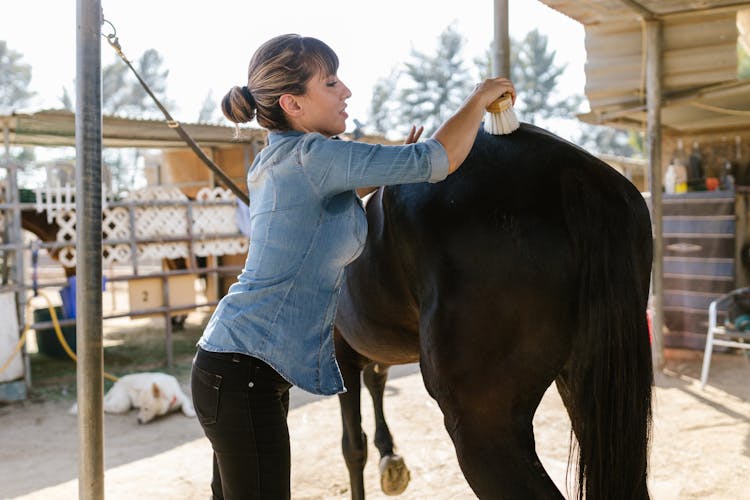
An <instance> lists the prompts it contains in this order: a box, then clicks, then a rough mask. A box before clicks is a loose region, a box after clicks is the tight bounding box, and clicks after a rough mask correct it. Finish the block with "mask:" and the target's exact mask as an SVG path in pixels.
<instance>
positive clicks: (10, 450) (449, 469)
mask: <svg viewBox="0 0 750 500" xmlns="http://www.w3.org/2000/svg"><path fill="white" fill-rule="evenodd" d="M668 354H669V357H668V365H667V366H668V368H667V369H666V370H665V371H664V372H663V373H659V374H657V377H656V384H657V387H656V398H655V422H654V439H653V445H652V453H651V467H650V468H651V472H650V488H651V493H652V498H654V499H657V500H665V499H699V498H700V499H727V500H737V499H750V486H749V484H750V483H749V482H748V477H750V383H748V381H750V363H748V361H747V360H746V359H745V357H744V356H742V355H728V354H724V355H716V356H715V362H714V363H713V365H712V372H711V377H710V380H709V384H710V386H709V387H707V388H706V390H705V391H703V390H701V389H700V387H699V384H698V381H697V378H698V376H699V372H700V362H701V357H702V356H701V353H699V352H693V351H676V352H670V353H668ZM395 375H396V376H394V377H392V379H391V380H390V381H389V383H388V386H387V392H386V402H385V404H386V411H387V414H388V415H389V423H390V425H391V430H392V432H393V434H394V437H395V440H396V442H397V444H398V447H399V451H400V453H401V454H402V455H403V456H404V457H405V459H406V462H407V465H408V466H409V468H410V469H411V475H412V482H411V484H410V485H409V488H408V489H407V490H406V492H405V493H404V494H403V495H402V496H401V498H404V499H420V500H423V499H426V498H429V499H432V500H442V499H445V500H448V499H451V500H453V499H464V498H466V499H468V498H475V496H474V495H473V494H472V492H471V490H470V489H469V487H468V485H467V484H466V481H465V480H464V478H463V476H462V474H461V471H460V469H459V467H458V464H457V461H456V457H455V453H454V450H453V447H452V445H451V443H450V441H449V439H448V436H447V434H446V431H445V429H444V428H443V425H442V415H441V413H440V411H439V410H438V408H437V405H436V404H435V402H434V401H433V400H432V399H431V398H430V397H429V396H428V395H427V394H426V392H425V390H424V387H423V385H422V380H421V377H420V375H419V373H418V372H417V370H416V367H414V366H407V367H402V368H401V369H400V370H398V372H397V373H395ZM182 382H183V384H184V385H186V386H187V380H183V381H182ZM364 401H365V406H364V415H363V422H364V424H365V430H366V432H367V433H368V435H370V436H372V435H373V430H372V428H373V424H372V417H371V407H370V406H369V399H367V398H365V399H364ZM292 406H293V409H292V411H291V412H290V416H289V426H290V429H291V440H292V458H293V469H292V492H293V494H292V496H293V498H295V499H300V500H313V499H347V498H349V488H348V479H347V473H346V468H345V465H344V462H343V459H342V457H341V453H340V449H339V441H340V432H341V424H340V419H339V414H338V411H339V410H338V401H337V399H336V398H335V397H330V398H322V399H320V398H311V397H307V396H306V395H305V394H304V393H300V392H296V393H293V395H292ZM69 407H70V403H69V402H49V401H48V402H30V401H27V402H23V403H18V404H10V405H5V406H2V407H0V498H3V499H7V498H13V499H25V500H26V499H55V500H57V499H75V498H77V497H78V481H77V470H78V457H77V450H76V449H77V442H78V441H77V434H76V432H77V421H76V417H75V416H73V415H70V414H69V413H68V409H69ZM568 432H569V423H568V419H567V416H566V415H565V412H564V409H563V407H562V403H561V402H560V399H559V397H558V395H557V393H556V391H555V390H554V389H550V390H549V391H548V392H547V394H546V395H545V397H544V400H543V401H542V404H541V406H540V408H539V411H538V413H537V417H536V419H535V433H536V438H537V450H538V453H539V455H540V458H541V460H542V462H543V463H544V465H545V467H546V468H547V470H548V472H549V473H550V475H551V476H552V477H553V479H554V480H555V481H556V482H557V483H558V485H559V486H561V487H563V484H564V478H565V464H566V461H567V456H568ZM105 436H106V437H105V464H106V475H105V489H106V497H107V498H108V499H122V500H125V499H127V500H131V499H134V498H138V499H157V498H158V499H165V498H167V499H180V500H189V499H206V498H209V488H208V484H209V479H210V470H211V467H210V448H209V445H208V442H207V440H205V439H204V438H203V436H202V433H201V429H200V427H199V425H198V423H197V421H196V420H195V419H189V418H187V417H184V416H182V414H179V413H178V414H174V415H170V416H168V417H166V418H163V419H161V420H158V421H156V422H154V423H151V424H147V425H138V424H137V423H136V419H135V414H134V413H133V412H131V413H130V414H128V415H123V416H118V415H106V416H105ZM370 454H371V459H370V461H369V462H368V465H367V469H366V475H367V476H366V481H367V485H366V487H367V491H368V498H370V499H382V498H386V497H385V495H384V494H383V493H381V492H380V491H379V484H378V476H377V461H376V460H374V458H373V457H375V456H376V455H377V450H376V449H375V448H374V445H372V444H370Z"/></svg>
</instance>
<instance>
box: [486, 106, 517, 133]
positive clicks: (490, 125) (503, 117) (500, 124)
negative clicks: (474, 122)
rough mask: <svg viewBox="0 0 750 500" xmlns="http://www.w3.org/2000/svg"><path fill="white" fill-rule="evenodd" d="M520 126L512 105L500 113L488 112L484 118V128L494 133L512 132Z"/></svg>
mask: <svg viewBox="0 0 750 500" xmlns="http://www.w3.org/2000/svg"><path fill="white" fill-rule="evenodd" d="M520 126H521V124H520V123H518V118H517V117H516V113H515V112H514V111H513V108H512V107H510V108H508V109H506V110H505V111H501V112H500V113H489V112H488V113H486V116H485V120H484V130H485V131H486V132H487V133H489V134H492V135H504V134H510V133H511V132H513V131H514V130H516V129H517V128H518V127H520Z"/></svg>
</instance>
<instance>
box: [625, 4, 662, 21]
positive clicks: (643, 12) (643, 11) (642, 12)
mask: <svg viewBox="0 0 750 500" xmlns="http://www.w3.org/2000/svg"><path fill="white" fill-rule="evenodd" d="M620 1H621V2H622V3H623V4H625V5H626V6H628V7H629V8H630V9H632V10H634V11H635V12H637V13H638V15H639V16H641V17H642V18H643V19H644V21H648V20H651V19H656V14H655V13H654V12H652V11H650V10H648V9H647V8H646V7H644V6H643V5H641V4H640V3H638V2H636V1H635V0H620Z"/></svg>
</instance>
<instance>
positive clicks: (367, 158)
mask: <svg viewBox="0 0 750 500" xmlns="http://www.w3.org/2000/svg"><path fill="white" fill-rule="evenodd" d="M299 155H300V158H299V163H300V165H301V166H302V167H303V168H305V169H306V171H307V172H308V176H309V178H310V182H311V183H313V185H314V186H315V187H316V188H317V189H318V190H320V192H322V193H330V192H336V191H344V190H351V189H356V188H358V187H370V186H388V185H393V184H406V183H412V182H438V181H441V180H443V179H445V178H446V177H447V175H448V155H447V154H446V152H445V149H444V148H443V145H442V144H440V142H438V141H437V140H436V139H427V140H426V141H423V142H419V143H413V144H408V145H402V146H385V145H380V144H365V143H361V142H353V141H352V142H343V141H332V140H330V139H326V138H325V137H323V136H322V135H319V134H307V135H306V136H305V138H304V139H302V140H301V142H300V146H299ZM308 166H312V168H309V169H308V168H307V167H308Z"/></svg>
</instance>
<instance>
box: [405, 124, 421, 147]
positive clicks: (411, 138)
mask: <svg viewBox="0 0 750 500" xmlns="http://www.w3.org/2000/svg"><path fill="white" fill-rule="evenodd" d="M422 132H424V127H423V126H421V125H420V126H419V128H417V126H416V125H412V126H411V130H409V135H408V136H406V139H404V144H414V143H415V142H417V141H418V140H419V138H420V136H421V135H422Z"/></svg>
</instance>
